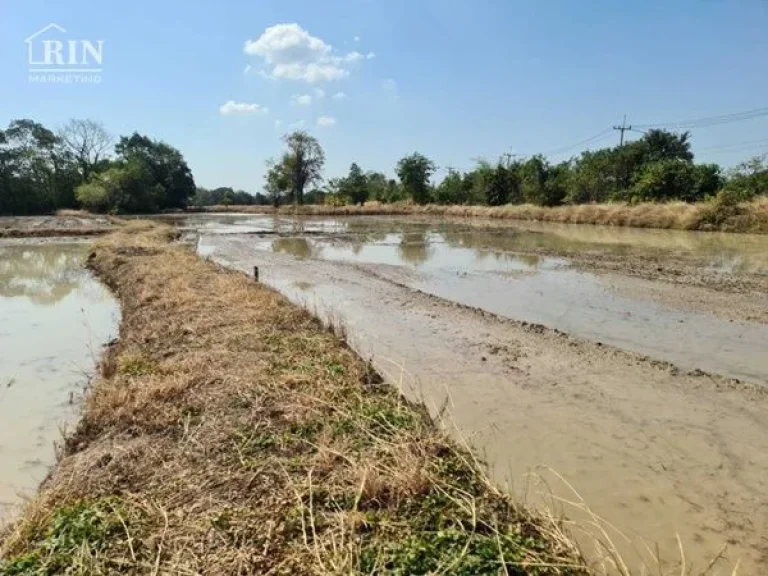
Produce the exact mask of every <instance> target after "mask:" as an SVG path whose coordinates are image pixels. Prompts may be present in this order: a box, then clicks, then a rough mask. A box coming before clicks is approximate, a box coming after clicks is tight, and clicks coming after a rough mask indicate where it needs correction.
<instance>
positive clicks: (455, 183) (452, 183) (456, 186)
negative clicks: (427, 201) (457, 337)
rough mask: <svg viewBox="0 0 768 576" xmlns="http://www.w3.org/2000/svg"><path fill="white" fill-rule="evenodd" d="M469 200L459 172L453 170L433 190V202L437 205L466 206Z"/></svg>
mask: <svg viewBox="0 0 768 576" xmlns="http://www.w3.org/2000/svg"><path fill="white" fill-rule="evenodd" d="M468 200H469V190H468V189H467V187H466V186H465V184H464V178H463V177H462V175H461V172H459V171H457V170H454V169H453V168H451V169H449V170H448V174H447V176H446V177H445V178H443V181H442V182H440V185H439V186H437V187H436V188H435V202H437V203H438V204H466V203H467V201H468Z"/></svg>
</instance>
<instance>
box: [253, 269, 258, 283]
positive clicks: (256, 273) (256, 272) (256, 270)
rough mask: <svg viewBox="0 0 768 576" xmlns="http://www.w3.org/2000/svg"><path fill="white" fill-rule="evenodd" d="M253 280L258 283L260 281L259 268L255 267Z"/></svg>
mask: <svg viewBox="0 0 768 576" xmlns="http://www.w3.org/2000/svg"><path fill="white" fill-rule="evenodd" d="M253 279H254V280H256V282H258V281H259V267H258V266H254V267H253Z"/></svg>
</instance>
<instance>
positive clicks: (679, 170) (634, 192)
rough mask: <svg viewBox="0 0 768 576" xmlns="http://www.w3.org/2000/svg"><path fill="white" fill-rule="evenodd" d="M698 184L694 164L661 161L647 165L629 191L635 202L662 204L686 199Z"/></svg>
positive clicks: (680, 161)
mask: <svg viewBox="0 0 768 576" xmlns="http://www.w3.org/2000/svg"><path fill="white" fill-rule="evenodd" d="M695 183H696V179H695V175H694V169H693V164H691V163H690V162H685V161H683V160H671V159H668V160H659V161H658V162H652V163H650V164H647V165H646V166H645V167H644V168H643V171H642V172H641V173H640V176H639V177H638V179H637V182H636V183H635V185H634V186H633V187H632V189H631V190H630V191H629V194H630V198H631V199H632V200H635V201H643V202H648V201H652V202H660V201H666V200H672V199H685V198H686V197H688V195H689V194H691V192H692V191H693V190H694V186H695Z"/></svg>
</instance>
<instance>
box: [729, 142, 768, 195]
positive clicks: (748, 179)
mask: <svg viewBox="0 0 768 576" xmlns="http://www.w3.org/2000/svg"><path fill="white" fill-rule="evenodd" d="M725 190H726V191H727V192H728V195H729V197H730V198H732V199H733V200H734V201H737V202H741V201H744V200H750V199H751V198H754V197H755V196H758V195H760V194H768V154H764V155H762V156H755V157H754V158H750V159H749V160H747V161H746V162H742V163H741V164H739V165H738V166H736V167H735V168H732V169H731V170H730V171H729V172H728V179H727V182H726V184H725Z"/></svg>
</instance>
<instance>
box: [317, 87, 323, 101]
mask: <svg viewBox="0 0 768 576" xmlns="http://www.w3.org/2000/svg"><path fill="white" fill-rule="evenodd" d="M315 96H316V97H317V99H318V100H319V99H321V98H325V90H323V89H322V88H315Z"/></svg>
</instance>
